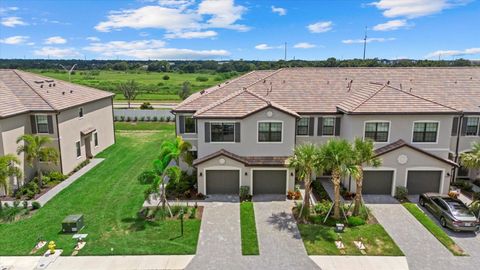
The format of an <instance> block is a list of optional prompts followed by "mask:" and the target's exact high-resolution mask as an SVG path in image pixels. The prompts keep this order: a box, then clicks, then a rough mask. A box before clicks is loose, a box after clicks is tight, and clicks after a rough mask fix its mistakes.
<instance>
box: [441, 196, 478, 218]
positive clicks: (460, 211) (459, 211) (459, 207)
mask: <svg viewBox="0 0 480 270" xmlns="http://www.w3.org/2000/svg"><path fill="white" fill-rule="evenodd" d="M444 201H445V202H446V203H447V204H448V206H449V207H450V208H451V209H452V212H453V214H454V215H456V216H472V215H473V214H472V212H470V210H468V208H467V207H466V206H465V205H464V204H463V203H461V202H459V201H456V200H452V199H444Z"/></svg>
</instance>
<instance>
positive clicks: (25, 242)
mask: <svg viewBox="0 0 480 270" xmlns="http://www.w3.org/2000/svg"><path fill="white" fill-rule="evenodd" d="M173 136H174V126H173V125H164V126H162V129H161V130H160V131H159V132H155V133H152V132H150V133H141V132H135V133H133V132H117V134H116V139H117V142H116V144H115V145H114V146H112V147H110V148H108V149H107V150H105V151H104V152H102V153H100V154H99V155H98V157H101V158H105V161H103V162H102V163H100V164H99V165H97V166H96V167H95V168H93V169H92V170H91V171H89V172H88V173H87V174H85V175H84V176H82V177H81V178H80V179H78V180H77V181H76V182H74V183H73V184H72V185H70V186H69V187H68V188H66V189H65V190H63V191H62V192H61V193H59V194H58V195H57V196H56V197H54V198H53V199H52V200H51V201H50V202H48V203H47V204H46V205H45V206H44V207H42V208H41V209H40V210H38V212H36V213H34V215H33V216H32V217H30V218H29V219H25V220H21V221H18V222H16V223H11V224H0V236H1V237H0V255H28V253H29V252H30V250H31V249H32V248H33V246H34V245H35V244H36V242H37V240H38V239H39V237H40V238H43V239H46V240H48V241H50V240H54V241H55V242H56V243H57V248H60V249H63V250H64V252H63V255H70V254H71V253H72V251H73V247H74V245H75V240H74V239H72V235H71V234H63V233H61V232H60V230H61V222H62V220H63V219H64V218H65V217H66V216H67V215H70V214H79V213H81V214H83V215H84V219H85V225H86V227H85V228H84V229H83V230H82V231H81V232H82V233H86V234H88V237H87V238H86V242H87V245H86V246H85V247H84V248H83V249H82V250H81V251H80V253H79V255H111V254H114V255H120V254H122V255H127V254H194V253H195V252H196V247H197V241H198V235H199V231H200V222H201V221H200V220H197V219H185V223H184V225H185V227H184V230H185V233H184V236H180V224H179V221H177V220H165V221H151V222H150V221H145V220H144V219H142V218H139V217H137V213H138V211H139V210H140V209H141V207H142V204H143V200H144V195H143V191H144V190H145V188H146V187H145V186H142V185H141V184H139V183H138V181H137V180H136V177H137V175H138V174H140V173H141V172H142V171H143V170H145V169H147V168H150V167H151V166H152V160H153V159H154V158H155V157H156V156H157V155H158V150H159V146H160V144H161V142H162V141H164V140H165V139H167V138H173ZM44 251H45V248H43V249H42V250H40V251H39V252H37V254H36V255H39V254H41V253H43V252H44Z"/></svg>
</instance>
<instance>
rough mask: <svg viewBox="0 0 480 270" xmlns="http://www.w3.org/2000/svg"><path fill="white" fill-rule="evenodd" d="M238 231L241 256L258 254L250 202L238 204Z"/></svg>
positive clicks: (255, 229) (253, 215)
mask: <svg viewBox="0 0 480 270" xmlns="http://www.w3.org/2000/svg"><path fill="white" fill-rule="evenodd" d="M240 229H241V234H242V254H243V255H258V254H260V251H259V248H258V239H257V227H256V226H255V212H254V209H253V203H252V202H242V203H241V204H240Z"/></svg>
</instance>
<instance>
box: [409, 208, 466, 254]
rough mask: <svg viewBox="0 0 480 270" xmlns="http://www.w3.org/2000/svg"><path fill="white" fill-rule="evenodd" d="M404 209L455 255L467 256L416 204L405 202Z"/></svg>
mask: <svg viewBox="0 0 480 270" xmlns="http://www.w3.org/2000/svg"><path fill="white" fill-rule="evenodd" d="M402 205H403V207H405V209H407V211H408V212H410V214H412V216H413V217H414V218H415V219H416V220H418V222H420V224H422V225H423V227H425V229H427V230H428V231H429V232H430V233H431V234H432V235H433V236H434V237H435V238H437V240H438V241H439V242H440V243H442V245H444V246H445V247H446V248H447V249H448V250H449V251H450V252H451V253H452V254H453V255H455V256H466V255H467V254H466V253H465V252H464V251H463V250H462V248H460V247H459V246H458V245H457V244H456V243H455V241H453V240H452V238H450V236H448V234H447V233H446V232H445V231H443V229H442V228H440V227H439V226H438V225H437V224H436V223H435V222H434V221H433V220H432V219H430V217H429V216H427V214H425V213H424V212H423V211H422V210H421V209H420V208H419V207H418V206H417V205H416V204H415V203H411V202H404V203H402Z"/></svg>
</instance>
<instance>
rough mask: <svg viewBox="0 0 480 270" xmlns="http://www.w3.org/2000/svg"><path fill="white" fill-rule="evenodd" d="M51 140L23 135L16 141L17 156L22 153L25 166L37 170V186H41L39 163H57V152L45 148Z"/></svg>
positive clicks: (48, 147)
mask: <svg viewBox="0 0 480 270" xmlns="http://www.w3.org/2000/svg"><path fill="white" fill-rule="evenodd" d="M51 141H52V139H51V138H50V137H47V136H37V135H30V134H25V135H22V136H20V137H18V139H17V144H19V143H20V142H23V144H21V145H19V146H18V148H17V154H19V155H20V154H21V153H24V155H25V160H26V162H27V164H28V165H29V166H31V167H33V168H35V169H36V170H37V177H38V185H39V187H42V186H43V182H42V177H43V174H42V170H41V168H40V162H46V163H55V164H57V161H58V152H57V150H56V149H55V148H53V147H50V146H47V145H48V144H50V142H51Z"/></svg>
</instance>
